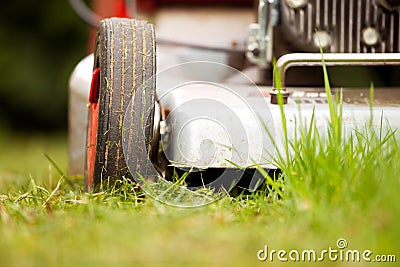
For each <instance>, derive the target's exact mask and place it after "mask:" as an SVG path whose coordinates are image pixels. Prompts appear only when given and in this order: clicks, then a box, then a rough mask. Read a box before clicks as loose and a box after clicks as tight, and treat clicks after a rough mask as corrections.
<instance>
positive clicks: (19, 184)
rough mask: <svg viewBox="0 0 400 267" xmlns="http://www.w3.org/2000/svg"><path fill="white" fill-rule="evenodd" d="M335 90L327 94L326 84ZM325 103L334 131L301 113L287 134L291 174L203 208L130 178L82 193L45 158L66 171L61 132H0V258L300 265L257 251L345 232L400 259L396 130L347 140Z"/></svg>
mask: <svg viewBox="0 0 400 267" xmlns="http://www.w3.org/2000/svg"><path fill="white" fill-rule="evenodd" d="M327 92H328V97H330V94H329V92H330V91H329V86H327ZM329 101H330V105H331V120H330V125H329V129H328V132H329V134H328V136H327V137H323V136H322V135H321V134H320V133H319V132H318V130H317V128H316V126H315V121H312V122H311V123H309V124H305V123H304V122H303V121H301V120H300V121H298V123H297V125H298V131H297V138H296V140H295V141H293V142H289V141H288V142H287V152H286V153H289V152H288V151H290V150H293V152H294V154H291V155H290V154H289V155H281V157H280V158H278V162H277V163H278V165H279V166H280V167H281V168H282V170H283V176H282V177H280V178H279V179H278V180H276V181H275V182H274V181H272V180H269V183H272V185H273V186H271V187H270V188H272V189H266V190H265V191H260V192H257V193H254V194H252V195H242V196H240V197H237V198H232V197H225V198H223V199H221V200H220V201H218V202H215V203H213V204H211V205H207V206H205V207H201V208H195V209H180V208H174V207H170V206H166V205H163V204H160V203H158V202H155V201H153V200H151V199H150V198H145V197H144V195H143V194H142V193H140V192H139V191H138V190H137V187H135V185H134V184H132V183H130V182H129V181H124V182H122V186H121V187H120V188H119V189H117V190H109V191H107V192H101V193H97V194H87V193H83V192H82V189H83V181H82V179H81V178H79V177H78V178H74V179H72V181H73V185H70V184H68V183H67V182H66V180H65V178H62V177H61V176H60V175H59V174H58V172H57V171H56V170H55V169H54V167H52V165H51V164H50V163H49V161H48V160H47V159H46V158H45V157H44V156H43V154H44V153H46V154H48V155H50V157H51V159H52V160H54V161H55V162H57V164H59V166H60V168H61V169H62V170H66V151H67V150H66V140H65V137H63V136H55V137H45V138H44V137H40V136H34V137H30V138H28V139H27V138H26V137H23V136H13V135H10V134H6V133H2V136H1V141H0V142H1V143H0V144H1V147H2V152H1V154H0V159H1V161H0V164H1V165H0V185H1V187H0V266H270V265H273V266H292V264H293V263H292V264H288V263H281V262H279V261H277V260H276V259H275V260H274V261H273V262H270V261H266V262H260V261H258V260H257V252H258V251H259V250H261V249H263V248H264V246H265V245H267V246H268V247H269V249H275V250H280V249H284V250H287V251H290V250H292V249H298V250H299V251H301V250H304V249H314V250H316V251H321V250H323V249H327V248H329V247H332V248H334V249H335V248H337V247H336V241H337V240H338V239H339V238H345V239H346V240H347V242H348V249H358V250H361V251H362V250H365V249H369V250H371V251H373V253H374V255H375V254H394V255H396V257H397V261H398V262H399V261H400V243H399V238H400V227H399V225H400V194H398V191H399V188H400V149H399V144H398V139H396V136H395V132H394V131H389V132H387V133H383V132H380V131H379V129H378V131H375V130H373V129H371V128H369V127H368V125H366V127H365V129H359V130H358V131H354V132H353V134H352V135H351V137H349V138H345V137H344V136H343V135H342V128H341V127H342V121H341V116H340V114H341V104H340V99H336V100H335V99H332V98H330V100H329ZM283 109H284V107H282V111H283ZM282 116H284V112H282ZM373 119H374V120H380V119H381V118H373ZM382 123H383V124H384V122H382ZM273 188H275V190H274V189H273ZM323 263H324V265H326V266H348V265H351V266H367V265H371V266H376V265H377V264H376V263H365V262H364V263H361V264H349V263H347V262H340V261H337V262H333V261H329V260H328V259H326V260H325V262H323ZM397 264H398V263H397ZM296 265H297V266H310V265H311V266H321V265H322V264H321V263H297V264H296ZM382 265H383V266H396V263H392V264H390V263H382Z"/></svg>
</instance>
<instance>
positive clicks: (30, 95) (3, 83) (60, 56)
mask: <svg viewBox="0 0 400 267" xmlns="http://www.w3.org/2000/svg"><path fill="white" fill-rule="evenodd" d="M88 35H89V26H87V25H86V24H85V23H84V22H83V21H81V19H80V18H79V17H78V16H77V15H76V14H75V13H74V11H73V10H72V8H71V7H70V5H69V3H68V1H67V0H61V1H60V0H58V1H54V0H41V1H33V0H19V1H2V4H1V6H0V40H1V41H0V124H1V126H0V128H1V129H10V130H16V131H25V132H27V131H28V132H30V131H63V130H66V128H67V102H68V98H67V96H68V79H69V76H70V74H71V72H72V70H73V68H74V66H75V65H76V64H77V63H78V62H79V61H80V59H82V58H83V57H84V56H85V55H86V54H87V50H88V49H87V48H88V44H87V40H88Z"/></svg>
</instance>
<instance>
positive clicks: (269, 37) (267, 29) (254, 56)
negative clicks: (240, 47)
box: [246, 0, 279, 68]
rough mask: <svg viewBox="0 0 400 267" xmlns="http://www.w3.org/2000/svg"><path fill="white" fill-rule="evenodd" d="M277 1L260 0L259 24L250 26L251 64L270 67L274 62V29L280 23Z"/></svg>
mask: <svg viewBox="0 0 400 267" xmlns="http://www.w3.org/2000/svg"><path fill="white" fill-rule="evenodd" d="M277 2H278V1H277V0H260V1H259V5H258V23H252V24H250V25H249V30H248V37H247V52H246V57H247V58H248V60H249V61H250V62H251V63H254V64H257V65H259V66H261V67H264V68H266V67H270V66H271V62H272V48H273V47H272V45H273V27H274V26H275V25H276V24H277V23H278V16H279V11H278V9H277Z"/></svg>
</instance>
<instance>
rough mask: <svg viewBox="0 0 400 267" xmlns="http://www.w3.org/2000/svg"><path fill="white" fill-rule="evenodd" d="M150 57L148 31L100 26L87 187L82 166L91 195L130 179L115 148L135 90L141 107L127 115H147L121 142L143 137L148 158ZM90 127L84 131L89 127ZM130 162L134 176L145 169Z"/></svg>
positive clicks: (133, 25) (126, 24) (135, 24)
mask: <svg viewBox="0 0 400 267" xmlns="http://www.w3.org/2000/svg"><path fill="white" fill-rule="evenodd" d="M155 57H156V51H155V36H154V28H153V25H151V24H149V23H147V22H144V21H139V20H134V19H126V18H110V19H105V20H103V21H102V22H101V25H100V27H99V30H98V36H97V41H96V50H95V62H94V69H96V68H100V78H99V81H100V82H99V97H98V109H99V111H98V112H99V113H98V128H97V142H96V153H95V160H94V164H92V165H93V166H94V170H93V177H92V181H88V177H87V168H88V164H85V165H86V171H85V184H86V189H87V190H89V191H91V190H95V191H96V190H99V189H100V188H101V189H104V187H110V186H114V185H115V182H116V181H117V180H118V179H120V178H122V177H126V178H130V179H132V175H131V174H130V172H129V170H128V167H127V165H126V162H125V157H124V153H123V147H122V143H121V142H122V136H123V135H122V128H123V121H124V115H125V112H126V109H127V107H128V105H129V103H130V101H131V100H132V98H133V97H134V96H135V93H136V92H137V91H138V88H139V89H140V90H141V93H140V96H139V97H141V100H140V101H141V103H142V105H132V111H133V112H135V113H137V112H139V114H144V112H145V111H144V110H145V109H147V110H150V116H149V117H148V118H147V120H146V121H143V122H142V123H139V124H137V125H133V126H132V127H133V128H134V129H135V134H134V135H133V136H128V137H126V136H125V137H124V138H128V142H135V140H137V139H139V138H138V136H137V135H141V134H143V133H144V137H145V144H146V149H147V155H148V157H151V154H152V151H151V143H152V137H153V121H154V109H155V90H156V87H155V78H154V75H155V73H156V69H155V68H156V58H155ZM149 78H151V82H150V86H149V82H148V80H149ZM143 88H145V89H143ZM138 95H139V94H138ZM90 121H91V120H90V119H89V124H88V131H89V129H90V127H91V126H92V125H90V124H91V123H90ZM89 145H90V144H88V147H89ZM131 155H132V154H131ZM142 155H143V154H142ZM133 157H134V155H133ZM136 162H137V170H139V172H140V169H141V164H143V165H144V164H146V159H136ZM147 162H148V160H147ZM144 167H145V166H143V168H144Z"/></svg>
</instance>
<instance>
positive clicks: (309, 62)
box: [270, 53, 400, 104]
mask: <svg viewBox="0 0 400 267" xmlns="http://www.w3.org/2000/svg"><path fill="white" fill-rule="evenodd" d="M323 64H325V65H326V66H384V65H387V66H389V65H399V66H400V53H375V54H374V53H362V54H358V53H326V54H320V53H293V54H286V55H284V56H282V57H280V58H279V60H278V61H277V63H276V68H277V74H278V75H279V77H280V81H281V84H280V86H281V88H280V89H281V93H282V96H283V100H284V103H287V99H288V97H289V93H288V92H287V91H286V88H285V79H286V72H287V70H288V69H289V68H291V67H305V66H310V67H312V66H322V65H323ZM272 85H273V89H272V91H271V92H270V95H271V104H278V97H277V96H278V89H277V88H278V85H277V84H276V77H273V82H272Z"/></svg>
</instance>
